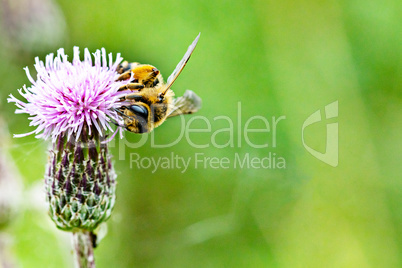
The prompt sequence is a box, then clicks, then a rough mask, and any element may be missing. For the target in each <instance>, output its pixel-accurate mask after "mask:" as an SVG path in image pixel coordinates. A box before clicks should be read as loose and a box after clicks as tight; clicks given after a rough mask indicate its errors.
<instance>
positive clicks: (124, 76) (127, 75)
mask: <svg viewBox="0 0 402 268" xmlns="http://www.w3.org/2000/svg"><path fill="white" fill-rule="evenodd" d="M130 77H131V70H129V71H127V72H125V73H122V74H121V75H120V76H119V77H118V78H117V80H116V81H124V80H128V79H130Z"/></svg>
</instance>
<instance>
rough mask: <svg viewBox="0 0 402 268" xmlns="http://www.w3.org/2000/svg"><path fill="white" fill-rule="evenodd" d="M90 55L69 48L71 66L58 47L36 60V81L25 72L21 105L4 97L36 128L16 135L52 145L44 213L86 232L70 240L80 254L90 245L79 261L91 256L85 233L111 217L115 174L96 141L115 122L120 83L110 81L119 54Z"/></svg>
mask: <svg viewBox="0 0 402 268" xmlns="http://www.w3.org/2000/svg"><path fill="white" fill-rule="evenodd" d="M93 56H94V60H92V57H91V54H90V53H89V51H88V49H85V52H84V60H83V61H81V60H80V57H79V49H78V47H74V56H73V60H72V62H69V61H68V60H67V56H66V55H65V54H64V51H63V49H59V50H58V52H57V57H54V55H53V54H49V55H48V56H46V60H45V63H43V62H42V61H40V60H39V59H38V58H36V59H35V69H36V72H37V78H36V80H35V79H33V78H32V76H31V75H30V73H29V70H28V68H25V71H26V73H27V76H28V79H29V81H30V82H31V83H32V86H31V87H26V86H24V87H23V88H22V89H20V90H18V91H19V93H20V94H21V96H22V97H24V98H25V99H26V102H23V101H21V100H18V99H17V98H15V97H14V96H13V95H10V98H9V99H8V101H9V102H14V103H15V104H16V106H17V107H18V108H19V109H17V110H16V113H27V114H29V115H30V117H29V119H30V120H31V122H30V125H31V126H34V127H36V128H35V129H34V130H33V131H32V132H29V133H26V134H20V135H15V136H16V137H23V136H26V135H30V134H36V137H37V138H43V139H49V138H50V139H51V141H52V147H51V149H50V150H49V162H48V165H47V168H46V174H45V186H46V192H47V201H48V204H49V215H50V217H51V219H52V220H53V221H54V222H55V224H56V226H57V227H58V228H59V229H62V230H65V231H72V232H73V233H75V234H85V236H84V237H78V238H75V239H74V241H76V242H77V243H78V244H77V245H75V248H78V249H79V251H88V247H89V251H88V252H86V253H82V252H81V253H78V257H79V258H82V255H86V256H89V255H91V254H92V253H91V249H90V247H91V245H90V244H91V241H90V237H91V235H90V234H92V233H93V232H94V230H95V229H96V228H97V227H98V226H99V224H100V223H102V222H104V221H106V220H107V219H108V218H109V217H110V214H111V211H112V209H113V206H114V202H115V187H116V174H115V172H114V170H113V166H112V162H111V158H110V156H109V154H108V148H107V145H106V144H105V143H102V142H101V139H102V138H104V137H105V134H106V133H107V132H108V131H112V130H113V129H112V127H111V124H112V123H113V122H114V121H115V122H118V121H119V118H118V115H117V114H116V112H115V111H114V109H113V108H114V107H115V105H117V104H116V103H117V102H118V100H119V98H120V97H121V96H122V94H124V93H120V92H118V89H119V87H121V86H122V85H123V84H124V83H125V82H116V81H115V80H116V78H117V77H118V73H117V72H116V68H117V66H118V65H119V63H120V62H121V60H122V58H121V57H120V55H119V54H118V55H117V59H116V60H115V61H113V57H112V55H111V54H109V57H108V58H107V56H106V52H105V49H102V50H101V51H100V50H97V51H96V52H95V53H94V54H93ZM92 242H93V241H92ZM85 243H86V244H85ZM89 259H90V258H89ZM87 265H89V264H87Z"/></svg>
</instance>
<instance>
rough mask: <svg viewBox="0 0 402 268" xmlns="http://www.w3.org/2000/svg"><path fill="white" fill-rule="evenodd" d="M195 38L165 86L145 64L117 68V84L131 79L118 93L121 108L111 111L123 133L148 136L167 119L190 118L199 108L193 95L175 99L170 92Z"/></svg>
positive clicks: (130, 64) (151, 68)
mask: <svg viewBox="0 0 402 268" xmlns="http://www.w3.org/2000/svg"><path fill="white" fill-rule="evenodd" d="M199 38H200V34H199V35H198V36H197V37H196V38H195V40H194V41H193V42H192V43H191V45H190V46H189V47H188V49H187V52H186V54H185V55H184V56H183V58H182V59H181V61H180V62H179V63H178V64H177V66H176V68H175V70H174V71H173V73H172V74H171V75H170V76H169V77H168V79H167V82H166V84H165V83H164V81H163V78H162V75H161V74H160V72H159V70H158V69H157V68H155V67H154V66H152V65H149V64H139V63H137V62H134V63H128V62H123V63H122V64H121V65H120V66H119V67H118V68H117V72H118V73H120V74H121V75H120V76H119V77H118V78H117V80H118V81H123V80H129V79H131V81H129V82H128V83H127V84H126V85H124V86H122V87H121V88H120V89H119V90H120V91H124V92H125V91H127V92H128V93H127V95H125V96H124V97H123V98H122V99H121V104H122V106H121V107H119V108H116V109H115V110H116V111H117V112H118V113H119V114H120V116H121V117H122V119H123V122H124V123H123V127H124V128H125V129H126V130H128V131H130V132H133V133H147V132H151V131H152V130H153V129H154V128H156V127H158V126H160V125H161V124H162V123H163V122H164V121H165V120H166V119H167V118H169V117H172V116H176V115H180V114H191V113H194V112H196V111H198V110H199V109H200V108H201V99H200V97H198V96H197V94H195V93H194V92H193V91H191V90H187V91H186V92H185V93H184V95H183V96H182V97H179V98H176V99H175V98H173V97H174V93H173V91H172V90H171V86H172V85H173V83H174V81H175V80H176V78H177V77H178V76H179V75H180V73H181V71H182V70H183V68H184V66H185V65H186V63H187V62H188V60H189V59H190V56H191V54H192V53H193V51H194V49H195V47H196V45H197V42H198V39H199Z"/></svg>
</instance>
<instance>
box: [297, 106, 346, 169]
mask: <svg viewBox="0 0 402 268" xmlns="http://www.w3.org/2000/svg"><path fill="white" fill-rule="evenodd" d="M335 117H338V101H334V102H333V103H330V104H328V105H327V106H325V118H326V119H330V118H335ZM321 120H322V119H321V110H317V111H315V112H314V113H313V114H312V115H310V116H309V117H308V118H307V119H306V121H304V123H303V127H302V142H303V146H304V148H306V150H307V151H308V152H309V153H310V154H312V155H313V156H314V157H315V158H317V159H319V160H321V161H322V162H324V163H326V164H328V165H330V166H333V167H337V166H338V123H329V124H327V140H326V146H325V153H320V152H318V151H316V150H314V149H312V148H311V147H309V146H308V145H307V144H306V143H305V142H304V129H305V128H306V127H308V126H310V125H312V124H314V123H317V122H320V121H321Z"/></svg>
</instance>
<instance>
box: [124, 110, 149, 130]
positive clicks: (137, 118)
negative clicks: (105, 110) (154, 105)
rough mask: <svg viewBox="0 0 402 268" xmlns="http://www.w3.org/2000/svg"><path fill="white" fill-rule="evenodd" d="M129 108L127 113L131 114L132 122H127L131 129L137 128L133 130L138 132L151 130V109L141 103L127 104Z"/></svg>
mask: <svg viewBox="0 0 402 268" xmlns="http://www.w3.org/2000/svg"><path fill="white" fill-rule="evenodd" d="M126 109H127V110H128V112H126V113H127V115H128V116H129V118H130V119H129V121H130V123H129V124H127V127H128V128H131V129H129V130H130V131H132V130H135V131H133V132H136V133H146V132H148V131H149V127H148V122H149V111H148V108H147V107H146V106H144V105H141V104H133V105H130V106H126Z"/></svg>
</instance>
